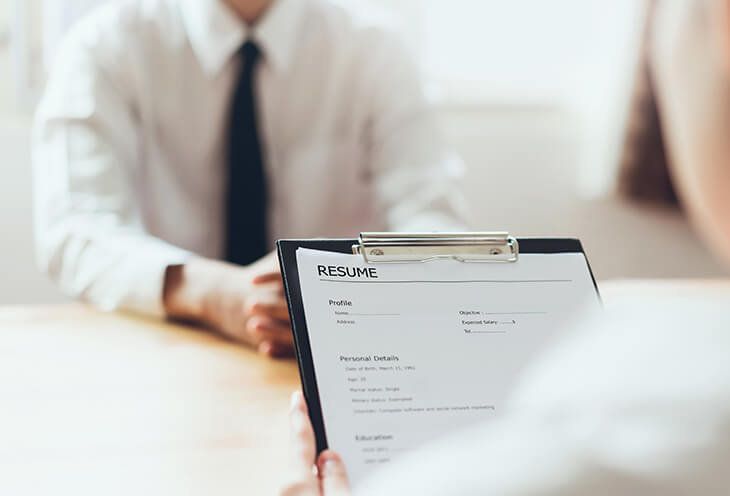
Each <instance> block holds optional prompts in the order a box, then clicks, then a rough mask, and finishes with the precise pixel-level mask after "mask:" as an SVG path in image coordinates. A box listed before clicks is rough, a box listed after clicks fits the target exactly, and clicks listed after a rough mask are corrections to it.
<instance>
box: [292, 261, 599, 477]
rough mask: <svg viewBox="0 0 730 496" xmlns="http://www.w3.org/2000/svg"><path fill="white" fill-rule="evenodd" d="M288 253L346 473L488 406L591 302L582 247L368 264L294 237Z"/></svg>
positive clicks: (469, 419)
mask: <svg viewBox="0 0 730 496" xmlns="http://www.w3.org/2000/svg"><path fill="white" fill-rule="evenodd" d="M297 264H298V268H299V278H300V286H301V293H302V299H303V303H304V313H305V319H306V322H307V329H308V332H309V340H310V344H311V349H312V359H313V364H314V372H315V378H316V381H317V386H318V389H319V397H320V402H321V405H322V415H323V419H324V426H325V434H326V437H327V442H328V445H329V447H330V448H331V449H333V450H335V451H337V452H339V453H340V454H341V455H342V457H343V459H344V462H345V465H346V467H347V470H348V473H349V476H350V480H351V481H352V482H354V483H356V482H357V481H358V480H360V479H361V478H362V476H363V475H366V474H367V473H368V472H370V471H372V470H373V469H375V468H376V467H378V466H381V465H383V464H387V463H390V462H391V461H392V460H393V459H395V458H396V457H398V456H399V455H401V454H402V453H404V452H406V451H411V450H416V449H422V448H421V445H422V444H423V443H424V442H426V441H429V440H432V439H434V438H436V437H438V436H440V435H443V434H445V433H447V432H449V431H451V430H454V429H457V428H460V427H463V426H466V425H468V424H470V423H473V422H475V421H480V420H485V419H488V418H490V417H491V416H493V415H495V414H496V413H498V412H499V411H500V409H501V408H502V406H503V401H504V400H505V398H506V396H507V395H508V393H509V392H510V390H511V388H512V387H513V386H514V384H515V382H516V380H517V379H518V375H519V373H520V371H521V370H522V369H523V367H524V366H525V365H526V364H528V363H529V360H530V359H531V358H532V357H533V355H534V354H535V353H536V352H538V351H540V350H541V349H542V348H543V347H544V346H545V345H546V344H547V343H549V341H550V338H551V335H552V334H553V333H554V332H555V331H556V330H557V329H560V328H561V326H563V325H565V324H566V323H567V320H568V318H569V316H570V315H571V314H572V313H573V312H574V311H575V310H576V309H577V308H578V307H580V306H581V305H582V304H583V303H584V302H585V301H589V302H590V303H589V304H591V305H596V306H598V305H599V301H598V297H597V294H596V291H595V288H594V285H593V281H592V278H591V275H590V271H589V269H588V264H587V261H586V258H585V256H584V255H583V254H582V253H560V254H521V255H520V257H519V261H518V262H516V263H507V262H488V263H485V262H480V263H465V262H459V261H456V260H433V261H429V262H424V263H367V262H365V261H364V260H363V258H362V257H361V256H356V255H345V254H340V253H331V252H322V251H316V250H308V249H303V248H300V249H298V250H297Z"/></svg>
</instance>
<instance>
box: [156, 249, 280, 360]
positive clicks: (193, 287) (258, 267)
mask: <svg viewBox="0 0 730 496" xmlns="http://www.w3.org/2000/svg"><path fill="white" fill-rule="evenodd" d="M163 302H164V306H165V310H166V311H167V314H168V315H169V316H170V317H173V318H181V319H187V320H193V321H195V322H198V323H200V324H203V325H206V326H209V327H211V328H213V329H215V330H216V331H218V332H220V333H222V334H224V335H225V336H228V337H230V338H232V339H234V340H236V341H239V342H241V343H245V344H248V345H250V346H253V347H254V348H256V349H257V350H258V351H259V352H260V353H262V354H265V355H269V356H277V357H280V356H291V355H292V353H293V348H294V341H293V336H292V331H291V325H290V323H289V311H288V309H287V305H286V300H285V298H284V287H283V283H282V280H281V273H280V271H279V264H278V262H277V260H276V256H275V254H274V253H270V254H269V255H267V256H265V257H264V258H262V259H260V260H259V261H257V262H255V263H253V264H251V265H248V266H246V267H239V266H235V265H231V264H228V263H225V262H218V261H215V260H209V259H205V258H193V259H191V260H190V261H189V262H188V263H186V264H185V265H179V266H173V267H169V268H168V270H167V274H166V276H165V290H164V295H163Z"/></svg>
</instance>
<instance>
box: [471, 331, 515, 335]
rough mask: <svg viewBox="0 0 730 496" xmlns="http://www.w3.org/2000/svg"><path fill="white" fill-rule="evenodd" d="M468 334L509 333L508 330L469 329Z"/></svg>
mask: <svg viewBox="0 0 730 496" xmlns="http://www.w3.org/2000/svg"><path fill="white" fill-rule="evenodd" d="M467 334H507V331H469V332H468V333H467Z"/></svg>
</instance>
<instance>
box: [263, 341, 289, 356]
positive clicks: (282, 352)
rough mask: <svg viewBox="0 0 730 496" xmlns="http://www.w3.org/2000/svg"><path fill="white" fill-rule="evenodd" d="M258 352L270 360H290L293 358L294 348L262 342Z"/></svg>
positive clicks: (287, 345)
mask: <svg viewBox="0 0 730 496" xmlns="http://www.w3.org/2000/svg"><path fill="white" fill-rule="evenodd" d="M258 352H259V353H261V354H262V355H266V356H268V357H270V358H292V357H293V356H294V346H293V345H291V344H281V343H276V342H271V341H264V342H263V343H261V344H260V345H259V347H258Z"/></svg>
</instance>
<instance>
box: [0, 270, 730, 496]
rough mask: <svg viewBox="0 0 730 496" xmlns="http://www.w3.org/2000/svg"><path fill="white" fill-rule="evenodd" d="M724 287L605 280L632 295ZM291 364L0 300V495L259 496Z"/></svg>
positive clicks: (270, 476) (91, 313)
mask: <svg viewBox="0 0 730 496" xmlns="http://www.w3.org/2000/svg"><path fill="white" fill-rule="evenodd" d="M708 290H709V291H712V292H713V293H717V292H725V293H726V294H727V295H728V298H729V299H730V282H728V281H701V282H678V281H664V282H656V281H617V282H612V283H604V284H601V291H602V294H603V299H604V302H605V304H606V306H610V305H614V304H616V303H617V302H620V301H622V300H625V299H635V298H637V296H638V295H643V294H656V293H658V292H660V293H665V294H677V293H680V294H681V293H696V292H697V291H708ZM297 388H299V378H298V372H297V369H296V365H295V363H294V362H293V361H272V360H268V359H265V358H261V357H259V356H258V355H256V354H255V353H253V352H251V351H249V350H247V349H244V348H242V347H239V346H236V345H233V344H230V343H227V342H224V341H221V340H220V339H218V338H216V337H215V336H211V335H208V334H206V333H203V332H200V331H197V330H193V329H187V328H184V327H178V326H173V325H169V324H162V323H159V322H153V321H148V320H143V319H140V318H137V317H132V316H126V315H115V314H106V313H102V312H99V311H96V310H93V309H90V308H88V307H85V306H82V305H66V306H50V307H4V308H2V307H0V495H19V494H23V495H25V494H42V495H54V496H55V495H59V494H73V495H74V496H76V495H87V494H88V495H94V496H100V495H104V496H106V495H116V494H119V495H122V494H123V495H125V496H129V495H142V494H154V495H168V494H171V495H193V494H194V495H203V494H204V495H211V496H221V495H229V494H230V495H234V494H235V495H239V496H240V495H267V494H274V493H275V492H276V488H277V487H278V484H279V481H280V480H281V476H280V473H279V471H280V469H281V467H283V466H285V464H286V456H287V450H286V440H287V420H286V414H287V413H286V412H287V410H288V402H289V395H290V393H291V392H292V391H294V390H295V389H297Z"/></svg>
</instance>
